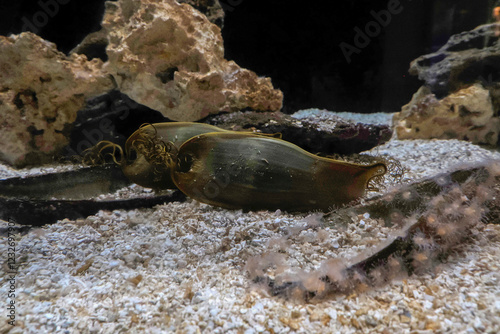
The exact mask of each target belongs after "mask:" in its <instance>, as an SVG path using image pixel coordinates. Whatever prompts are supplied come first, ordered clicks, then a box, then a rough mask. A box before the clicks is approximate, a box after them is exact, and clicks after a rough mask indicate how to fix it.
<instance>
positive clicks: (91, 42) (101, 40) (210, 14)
mask: <svg viewBox="0 0 500 334" xmlns="http://www.w3.org/2000/svg"><path fill="white" fill-rule="evenodd" d="M178 2H179V3H187V4H189V5H191V6H193V7H194V8H195V9H196V10H198V11H200V12H201V13H203V14H204V15H205V16H206V17H207V18H208V20H209V21H210V22H212V23H214V24H216V25H217V26H219V28H221V29H222V27H223V26H224V10H223V9H222V6H221V5H220V3H219V1H218V0H179V1H178ZM107 46H108V33H107V31H106V29H104V28H103V29H101V30H99V31H96V32H93V33H91V34H89V35H87V36H86V37H85V38H84V39H83V41H82V42H81V43H80V44H78V45H77V46H76V47H75V48H74V49H73V50H71V53H78V54H84V55H86V56H87V58H88V59H93V58H100V59H101V60H102V61H106V60H108V56H107V55H106V47H107Z"/></svg>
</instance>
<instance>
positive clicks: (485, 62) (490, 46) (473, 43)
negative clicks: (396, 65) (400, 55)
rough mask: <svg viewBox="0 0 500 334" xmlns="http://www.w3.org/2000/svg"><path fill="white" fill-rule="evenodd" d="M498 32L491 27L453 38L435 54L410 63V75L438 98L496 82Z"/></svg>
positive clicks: (499, 54)
mask: <svg viewBox="0 0 500 334" xmlns="http://www.w3.org/2000/svg"><path fill="white" fill-rule="evenodd" d="M499 31H500V24H496V23H494V24H488V25H482V26H479V27H477V28H476V29H474V30H471V31H465V32H462V33H460V34H457V35H454V36H452V37H450V39H449V40H448V42H447V43H446V44H445V45H444V46H443V47H442V48H440V49H439V50H438V51H436V52H434V53H431V54H427V55H424V56H421V57H419V58H417V59H415V60H414V61H412V63H411V65H410V74H412V75H418V77H419V79H421V80H424V81H425V85H426V86H427V87H429V88H430V90H431V92H432V93H434V94H436V95H437V96H438V97H439V98H442V97H444V96H446V95H447V94H449V93H452V92H455V91H457V90H459V89H462V88H464V87H467V86H469V85H470V84H473V83H475V82H482V83H485V82H487V81H488V80H490V81H491V80H493V79H498V75H499V74H500V43H498V39H499V36H500V34H499ZM493 76H494V77H493Z"/></svg>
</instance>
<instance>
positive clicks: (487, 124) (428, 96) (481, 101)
mask: <svg viewBox="0 0 500 334" xmlns="http://www.w3.org/2000/svg"><path fill="white" fill-rule="evenodd" d="M394 125H395V131H396V133H397V136H398V138H399V139H417V138H419V139H428V138H439V139H463V140H469V141H471V142H472V143H475V144H489V145H496V144H497V142H498V133H499V130H500V119H499V118H497V117H496V115H495V111H494V108H493V103H492V98H491V95H490V92H489V91H488V90H487V89H485V88H484V87H483V86H482V85H481V84H475V85H472V86H469V87H468V88H463V89H461V90H459V91H457V92H455V93H452V94H450V95H449V96H447V97H445V98H443V99H441V100H438V99H437V98H436V96H435V95H434V94H432V93H431V91H430V89H429V88H427V87H425V86H424V87H421V88H420V89H419V90H418V92H417V93H415V95H413V98H412V100H411V101H410V103H408V104H407V105H405V106H403V108H402V110H401V112H400V113H397V114H395V115H394Z"/></svg>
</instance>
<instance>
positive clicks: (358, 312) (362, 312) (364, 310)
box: [354, 308, 368, 317]
mask: <svg viewBox="0 0 500 334" xmlns="http://www.w3.org/2000/svg"><path fill="white" fill-rule="evenodd" d="M366 313H368V312H367V310H366V309H364V308H360V309H359V310H357V311H356V313H354V314H355V315H356V316H357V317H359V316H360V315H363V314H366Z"/></svg>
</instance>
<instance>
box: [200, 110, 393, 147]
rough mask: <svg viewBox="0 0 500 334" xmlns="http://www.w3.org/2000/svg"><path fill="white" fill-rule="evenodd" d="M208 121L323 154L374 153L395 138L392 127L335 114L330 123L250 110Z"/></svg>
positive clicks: (280, 113) (329, 119)
mask: <svg viewBox="0 0 500 334" xmlns="http://www.w3.org/2000/svg"><path fill="white" fill-rule="evenodd" d="M205 121H206V122H207V123H210V124H212V125H216V126H218V127H221V128H224V129H227V130H236V131H242V130H245V129H248V130H259V131H261V132H263V133H281V135H282V138H283V139H284V140H287V141H289V142H292V143H294V144H295V145H297V146H300V147H302V148H303V149H305V150H306V151H309V152H312V153H321V154H323V155H330V154H353V153H359V152H362V151H366V150H370V149H372V148H373V147H375V146H377V145H381V144H384V143H385V142H387V141H389V140H390V139H391V136H392V130H391V128H390V127H389V126H388V125H382V124H362V123H353V122H348V121H346V120H343V119H342V118H340V117H336V116H334V115H332V116H330V117H329V118H328V119H327V120H321V119H319V118H318V117H310V118H306V119H296V118H294V117H293V116H290V115H286V114H283V113H282V112H279V111H278V112H254V111H246V112H235V113H229V114H222V115H216V116H212V117H209V118H207V119H205Z"/></svg>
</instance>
